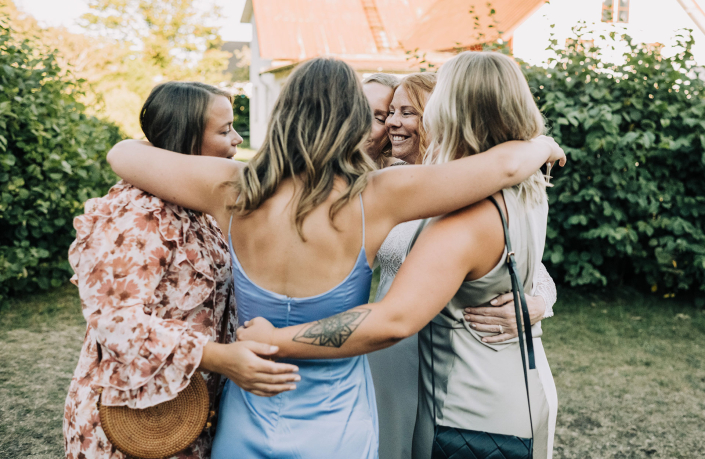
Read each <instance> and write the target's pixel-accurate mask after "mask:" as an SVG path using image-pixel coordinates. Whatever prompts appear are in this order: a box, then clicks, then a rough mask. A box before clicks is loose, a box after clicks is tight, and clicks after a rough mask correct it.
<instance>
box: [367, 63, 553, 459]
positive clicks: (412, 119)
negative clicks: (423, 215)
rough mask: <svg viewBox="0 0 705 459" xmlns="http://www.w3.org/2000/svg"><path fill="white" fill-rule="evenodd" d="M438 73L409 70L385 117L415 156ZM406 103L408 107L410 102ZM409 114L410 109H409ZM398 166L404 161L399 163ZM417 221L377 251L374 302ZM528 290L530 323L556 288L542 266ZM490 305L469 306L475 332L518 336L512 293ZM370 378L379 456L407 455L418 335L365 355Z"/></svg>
mask: <svg viewBox="0 0 705 459" xmlns="http://www.w3.org/2000/svg"><path fill="white" fill-rule="evenodd" d="M436 81H437V77H436V75H435V74H431V73H419V74H411V75H408V76H406V77H404V78H403V79H402V83H401V85H400V86H399V87H398V88H397V90H396V92H395V94H394V101H395V102H392V104H394V103H396V107H398V109H397V110H396V111H395V113H394V114H393V115H391V116H392V118H390V119H388V124H389V125H390V126H391V127H394V126H397V125H398V126H403V129H405V132H407V133H409V134H410V137H411V138H416V139H418V143H414V147H413V148H417V149H418V151H417V152H416V153H415V155H417V156H416V157H417V158H423V156H424V155H425V152H426V148H425V147H426V146H427V142H428V141H429V140H430V139H429V136H428V135H427V134H426V130H425V129H424V126H423V122H422V120H423V116H424V109H425V107H426V103H427V102H428V99H429V97H431V93H432V92H433V89H434V88H435V86H436ZM409 104H410V105H409ZM407 112H408V113H407ZM399 164H401V165H404V164H408V163H406V162H404V161H399ZM418 226H419V221H411V222H404V223H401V224H399V225H397V226H396V227H394V229H393V230H392V231H390V233H389V236H387V239H385V240H384V243H383V244H382V246H381V247H380V249H379V252H377V258H376V260H375V262H377V263H379V266H380V268H381V269H380V280H379V285H378V288H377V293H376V295H375V302H378V301H381V300H382V299H383V298H384V296H385V295H386V294H387V292H388V291H389V288H390V287H391V285H392V282H393V281H394V276H395V275H396V274H397V272H398V271H399V268H400V267H401V264H402V262H403V261H404V259H405V258H406V255H407V254H408V252H409V249H410V248H411V246H410V245H411V241H412V239H413V237H414V235H415V234H416V232H417V229H418ZM533 290H534V291H533V292H532V293H533V294H534V295H536V296H531V295H527V297H526V298H527V303H528V305H529V311H530V315H531V322H532V324H535V323H537V322H538V321H540V320H542V319H543V318H545V317H550V316H551V315H553V309H552V306H553V304H554V303H555V301H556V286H555V284H554V283H553V279H551V276H550V275H549V274H548V272H547V271H546V268H545V267H544V266H543V264H541V265H540V267H539V275H538V276H537V277H536V282H535V286H534V289H533ZM492 301H495V303H493V304H491V305H490V304H483V305H474V304H468V305H467V306H468V308H467V309H466V313H467V315H466V316H465V318H466V320H467V321H468V322H470V326H471V327H473V328H474V329H476V330H479V331H494V330H497V327H498V326H499V325H502V331H503V333H501V334H499V335H496V336H490V337H488V338H487V339H488V340H490V341H496V342H500V341H504V340H507V339H511V338H514V337H516V336H517V333H516V321H515V318H514V302H513V297H512V295H511V294H506V295H500V296H499V297H497V298H494V299H493V300H492ZM368 359H369V361H370V369H371V370H372V379H373V381H374V384H375V394H376V397H377V411H378V413H379V432H380V438H383V439H384V441H383V442H381V443H380V446H379V457H380V459H408V458H409V457H411V448H412V438H413V433H414V425H415V424H416V410H417V407H418V403H417V399H418V387H419V386H418V381H419V352H418V336H417V335H416V334H414V335H412V336H410V337H408V338H406V339H405V340H403V341H401V342H400V343H398V344H397V345H396V346H392V347H390V348H387V349H382V350H379V351H376V352H372V353H370V354H369V355H368Z"/></svg>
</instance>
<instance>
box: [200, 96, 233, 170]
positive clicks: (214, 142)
mask: <svg viewBox="0 0 705 459" xmlns="http://www.w3.org/2000/svg"><path fill="white" fill-rule="evenodd" d="M241 143H242V137H240V134H238V133H237V132H235V129H233V106H232V104H231V103H230V101H229V100H228V99H227V97H223V96H215V97H214V98H213V101H212V102H211V106H210V109H209V110H208V121H207V122H206V129H205V131H204V132H203V143H202V144H201V155H203V156H217V157H220V158H232V157H233V156H235V155H236V154H237V146H238V145H240V144H241Z"/></svg>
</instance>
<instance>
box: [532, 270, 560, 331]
mask: <svg viewBox="0 0 705 459" xmlns="http://www.w3.org/2000/svg"><path fill="white" fill-rule="evenodd" d="M533 294H534V296H540V297H541V298H543V301H544V303H546V311H545V312H544V313H543V318H544V319H546V318H548V317H552V316H553V305H554V304H556V300H557V299H558V292H556V284H555V283H554V282H553V278H552V277H551V275H550V274H548V270H547V269H546V267H545V266H544V264H543V263H539V269H538V271H537V272H536V276H534V291H533Z"/></svg>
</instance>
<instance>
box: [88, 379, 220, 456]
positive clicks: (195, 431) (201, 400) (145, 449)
mask: <svg viewBox="0 0 705 459" xmlns="http://www.w3.org/2000/svg"><path fill="white" fill-rule="evenodd" d="M99 403H100V402H99ZM209 407H210V400H209V397H208V389H207V388H206V382H205V380H204V379H203V376H201V374H200V373H199V372H196V373H194V374H193V376H191V382H190V383H189V385H188V386H187V387H186V388H185V389H184V390H182V391H181V392H179V395H178V396H177V397H176V398H175V399H173V400H169V401H166V402H164V403H160V404H158V405H155V406H151V407H149V408H145V409H134V408H128V407H126V406H104V405H100V404H99V405H98V410H99V412H100V423H101V424H102V426H103V431H104V432H105V435H106V436H107V437H108V440H110V442H111V443H112V444H113V445H114V446H115V447H116V448H117V449H118V450H120V451H121V452H123V453H125V454H126V455H128V456H130V457H136V458H143V459H162V458H167V457H171V456H173V455H174V454H176V453H178V452H179V451H182V450H184V449H185V448H186V447H188V446H189V445H190V444H191V443H193V442H194V441H195V440H196V439H197V438H198V436H199V435H200V434H201V432H202V431H203V428H204V427H205V426H206V425H207V421H208V412H209ZM208 424H210V423H208ZM209 427H210V426H209Z"/></svg>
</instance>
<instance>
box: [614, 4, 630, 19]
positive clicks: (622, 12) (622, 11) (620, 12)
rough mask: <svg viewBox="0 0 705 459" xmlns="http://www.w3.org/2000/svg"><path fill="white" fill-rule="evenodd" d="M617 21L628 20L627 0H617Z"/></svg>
mask: <svg viewBox="0 0 705 459" xmlns="http://www.w3.org/2000/svg"><path fill="white" fill-rule="evenodd" d="M617 6H618V9H617V22H623V23H627V22H629V0H619V5H617Z"/></svg>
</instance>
